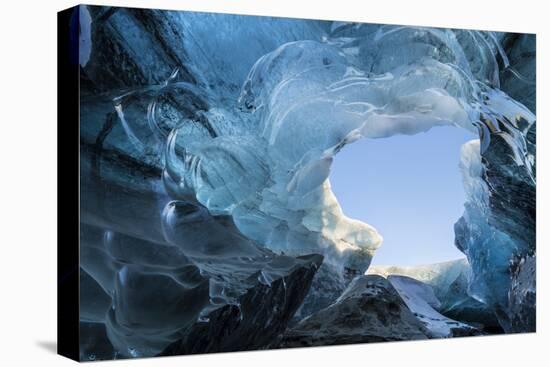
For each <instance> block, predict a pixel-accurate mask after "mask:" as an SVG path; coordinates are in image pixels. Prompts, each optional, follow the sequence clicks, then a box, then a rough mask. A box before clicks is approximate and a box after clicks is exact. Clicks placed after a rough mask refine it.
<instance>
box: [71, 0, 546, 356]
mask: <svg viewBox="0 0 550 367" xmlns="http://www.w3.org/2000/svg"><path fill="white" fill-rule="evenodd" d="M81 8H82V9H85V11H86V12H87V14H89V17H90V19H91V21H90V23H89V24H88V26H89V27H90V32H91V35H92V37H91V38H89V37H88V36H89V35H88V33H87V32H84V33H82V34H81V37H82V42H83V43H85V44H86V45H87V47H88V46H89V50H88V51H89V54H88V51H86V53H85V54H83V55H81V58H82V60H81V76H80V78H81V80H80V85H81V139H80V140H81V143H80V144H81V146H80V152H81V190H82V193H83V195H82V200H81V272H82V278H83V280H82V283H81V284H82V285H85V287H86V291H85V292H82V293H81V304H82V320H81V322H82V325H83V327H82V330H83V332H88V331H89V333H90V335H95V336H97V343H100V344H102V345H101V348H100V349H101V350H102V351H104V352H103V353H104V354H105V353H115V354H116V355H112V356H110V357H111V358H115V357H137V356H150V355H155V354H158V353H164V354H170V353H177V352H178V351H179V352H189V353H192V352H201V351H203V352H204V351H222V350H226V351H227V350H244V349H247V346H246V345H239V344H238V342H237V340H238V338H237V336H239V335H245V334H246V333H250V330H251V329H247V328H246V327H250V325H248V326H246V325H245V326H246V327H245V326H243V327H242V328H238V327H235V328H234V329H232V330H233V332H234V333H235V334H233V335H234V336H235V337H234V339H228V340H226V341H216V343H218V344H215V345H214V344H212V345H210V344H208V345H205V344H200V345H191V344H186V343H185V340H190V339H189V338H190V336H191V335H194V336H196V337H197V338H198V339H197V340H203V339H201V338H203V337H204V335H205V334H204V333H205V332H208V330H210V331H211V332H220V324H219V323H221V322H227V323H229V324H231V323H232V322H234V321H235V320H238V319H239V317H240V316H239V315H240V309H239V307H241V306H242V304H243V300H248V298H246V297H252V298H253V297H257V295H259V294H263V295H264V296H265V299H266V300H267V299H269V300H271V301H272V302H273V304H270V306H273V307H275V308H277V309H278V310H284V312H281V313H276V315H277V320H278V324H277V325H273V324H270V323H269V322H266V323H264V324H263V325H265V327H266V329H270V328H271V327H273V330H277V332H274V333H269V334H265V335H266V338H267V335H269V338H272V339H270V340H267V339H266V340H263V339H262V340H261V343H259V344H258V345H255V346H256V347H257V348H266V347H274V346H276V345H275V344H274V343H275V342H276V339H277V338H278V337H279V335H275V334H277V333H279V332H283V331H284V329H285V328H286V326H287V324H289V323H290V322H291V321H290V320H291V319H292V317H293V316H294V315H295V314H296V317H298V318H299V319H300V320H301V321H300V320H297V321H299V322H305V320H307V319H303V318H304V317H306V316H309V315H315V314H318V313H319V312H323V310H327V307H331V305H334V304H335V302H340V303H341V301H342V298H341V297H340V296H341V293H342V291H343V290H344V289H346V287H347V286H348V285H353V284H355V283H353V282H361V281H359V280H357V281H356V280H353V281H352V283H351V284H350V281H351V280H352V279H353V278H354V276H355V275H361V274H362V273H364V272H365V271H367V270H368V269H369V264H370V261H371V259H372V257H373V256H374V254H375V251H376V249H377V248H378V247H379V246H380V245H381V244H382V240H383V237H382V235H381V234H380V233H378V231H377V230H376V229H375V228H374V227H373V226H371V225H369V224H368V223H364V222H361V221H357V220H354V219H352V218H348V217H347V216H346V215H345V213H344V212H343V211H342V208H341V207H340V205H339V203H338V201H337V199H336V197H335V196H334V194H333V193H332V191H331V187H330V181H329V174H330V167H331V164H332V160H333V158H334V156H335V155H336V154H338V152H339V151H340V150H341V149H342V148H343V147H344V146H345V145H346V144H351V143H353V142H354V141H356V140H357V139H375V138H387V137H391V136H393V135H397V134H402V135H412V134H416V133H420V132H423V131H427V130H429V129H431V128H434V127H437V126H443V125H452V126H456V127H458V128H464V129H467V130H469V131H472V132H475V133H476V134H478V135H479V139H476V140H474V141H472V142H469V143H467V144H465V145H464V147H463V148H462V152H461V157H460V160H461V163H460V169H461V171H462V174H463V181H464V188H465V192H466V195H467V202H466V203H465V211H464V215H463V216H462V217H461V218H460V219H459V220H458V222H457V224H456V225H455V233H456V245H457V247H458V248H459V249H460V250H461V251H462V252H463V253H464V254H465V256H466V258H467V261H468V264H469V265H468V271H467V274H468V276H467V277H465V278H464V279H465V282H466V283H467V284H466V287H465V288H466V290H465V291H464V292H466V294H464V293H461V296H464V297H466V296H468V297H470V298H471V299H474V300H475V301H476V302H479V303H480V304H483V305H485V306H487V307H488V308H489V309H490V310H491V312H494V313H496V315H497V317H498V320H499V322H500V324H501V325H502V327H503V328H504V329H505V330H506V331H531V330H533V329H534V318H533V317H534V316H533V317H532V315H533V310H534V307H535V297H534V294H535V292H534V289H535V279H534V276H533V269H534V262H535V261H534V259H535V256H536V251H535V240H534V236H535V230H534V225H535V212H534V207H535V205H534V199H535V194H534V190H535V185H536V168H535V147H536V141H535V129H536V122H535V120H536V116H535V114H534V112H535V111H534V92H533V90H534V84H533V80H534V74H532V73H534V68H533V67H532V66H533V65H534V57H532V56H529V52H532V50H533V47H534V46H533V45H534V44H533V41H532V37H531V38H530V36H529V35H520V36H513V35H511V34H503V33H494V32H482V31H468V30H449V29H435V28H424V27H402V26H384V25H374V24H357V23H349V22H328V21H312V20H299V19H280V18H271V17H247V16H234V15H219V14H205V13H192V12H173V11H156V10H143V9H124V8H105V7H93V6H87V7H84V6H82V7H81ZM152 29H154V32H152V31H151V30H152ZM143 50H147V52H146V53H144V52H143ZM525 50H527V51H526V52H523V51H525ZM526 55H527V56H526ZM362 169H369V168H368V167H362ZM310 254H320V255H322V257H323V258H324V259H323V265H322V266H321V268H320V269H319V270H317V268H318V266H319V264H320V262H321V260H320V258H318V257H315V258H307V259H304V258H303V256H304V255H310ZM315 273H316V274H315ZM445 274H448V272H445ZM457 274H458V273H457ZM465 274H466V273H465ZM405 275H406V274H405ZM457 276H458V275H457ZM451 278H452V279H453V281H454V280H456V279H457V278H453V277H452V276H451V277H450V278H449V279H451ZM304 279H305V281H304ZM359 279H363V278H361V277H360V278H359ZM369 279H370V278H369ZM420 280H421V281H424V280H422V279H420ZM287 282H288V283H289V284H287ZM300 282H302V283H303V284H305V285H307V286H298V285H297V284H298V283H300ZM377 282H383V283H384V285H383V286H382V285H381V287H383V288H389V289H392V290H391V291H388V292H390V293H391V294H392V296H391V297H394V296H396V294H398V293H396V292H395V291H394V290H393V286H391V285H388V284H387V283H386V282H384V281H383V280H377ZM425 282H428V280H426V281H425ZM310 283H311V284H312V286H311V290H310V289H309V288H310V286H309V284H310ZM428 283H429V282H428ZM274 284H275V285H276V286H273V287H271V288H270V285H274ZM445 284H447V283H445ZM460 284H462V283H460ZM432 286H433V284H432ZM390 287H391V288H390ZM461 287H462V285H461ZM287 288H288V289H293V290H294V292H295V298H296V299H297V300H300V303H301V300H303V299H305V301H304V303H303V306H302V308H299V306H300V304H288V303H285V302H286V301H285V299H284V297H282V296H281V294H282V293H281V290H284V289H287ZM461 289H462V288H461ZM434 291H435V293H436V296H437V295H438V292H440V290H438V289H437V288H434ZM308 292H309V293H308ZM255 295H256V296H255ZM439 295H440V296H441V297H447V296H445V295H443V292H440V293H439ZM396 297H397V296H396ZM449 297H450V296H449ZM453 297H454V296H453ZM338 300H340V301H338ZM271 301H270V302H271ZM440 301H441V302H442V303H444V302H445V301H446V300H445V299H444V300H441V299H440ZM396 302H397V301H396ZM469 302H473V301H469ZM260 303H261V302H260ZM247 305H248V306H247V307H251V306H250V304H248V303H247ZM263 306H266V305H258V309H257V310H256V311H257V314H258V315H259V316H258V317H265V318H269V313H268V311H267V310H268V308H266V307H263ZM438 311H440V310H438ZM403 312H405V311H403ZM436 312H437V311H436ZM213 316H215V317H213ZM210 317H212V318H210ZM369 317H370V316H369ZM407 317H408V316H407ZM228 320H229V321H228ZM264 321H265V320H264ZM295 321H296V320H295ZM409 321H410V322H411V325H414V328H415V330H413V331H411V333H412V334H410V335H413V334H414V335H417V336H418V337H424V336H426V334H429V333H426V332H425V329H424V328H423V326H422V325H421V324H418V323H417V322H416V321H414V320H412V319H411V320H409ZM245 324H246V323H245ZM411 330H412V329H411ZM422 330H424V331H422ZM409 331H410V330H409ZM418 333H419V334H418ZM250 335H254V334H250ZM407 335H409V334H407ZM387 338H388V339H391V336H387ZM86 340H88V339H86ZM93 340H96V339H93V338H92V339H91V341H89V343H88V344H89V345H90V346H92V345H95V344H94V343H96V342H94V341H93ZM243 340H244V339H243ZM323 340H325V339H323ZM324 342H327V343H328V341H326V340H325V341H324ZM97 343H96V344H97ZM109 343H110V344H109ZM88 344H87V345H88ZM106 344H109V345H106ZM260 344H261V345H260ZM250 347H251V346H248V348H250ZM167 348H168V349H167ZM85 350H86V351H88V350H90V348H85ZM90 353H91V352H84V354H83V358H86V359H90V358H91V354H90ZM96 357H98V356H97V355H95V356H94V358H96Z"/></svg>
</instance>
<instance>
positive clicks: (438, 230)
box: [330, 127, 475, 265]
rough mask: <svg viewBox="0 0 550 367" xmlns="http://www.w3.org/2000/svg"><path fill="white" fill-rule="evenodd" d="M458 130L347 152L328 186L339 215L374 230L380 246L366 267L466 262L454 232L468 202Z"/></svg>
mask: <svg viewBox="0 0 550 367" xmlns="http://www.w3.org/2000/svg"><path fill="white" fill-rule="evenodd" d="M473 138H475V135H473V134H471V133H470V132H468V131H466V130H464V129H457V128H453V127H440V128H435V129H432V130H430V131H428V132H426V133H420V134H417V135H413V136H404V135H396V136H393V137H391V138H386V139H364V140H360V141H358V142H356V143H354V144H350V145H347V146H346V147H345V148H344V149H342V150H341V151H340V153H338V155H337V156H336V157H335V159H334V163H333V165H332V167H331V173H330V183H331V186H332V191H333V192H334V194H335V196H336V198H337V199H338V201H339V203H340V205H341V206H342V209H343V210H344V213H345V214H346V215H348V216H350V217H352V218H355V219H359V220H361V221H364V222H367V223H370V224H372V225H373V226H374V227H375V228H377V229H378V231H380V233H382V235H383V236H384V243H383V246H381V247H380V248H379V249H378V250H377V251H376V254H375V255H374V258H373V261H372V264H393V265H418V264H428V263H436V262H441V261H448V260H454V259H457V258H461V257H463V256H464V254H462V253H461V252H460V251H459V250H458V249H457V248H456V247H455V246H454V237H455V235H454V230H453V225H454V223H455V222H456V221H457V219H458V218H459V217H460V216H461V215H462V212H463V210H464V201H465V200H466V197H465V194H464V188H463V186H462V176H461V174H460V170H459V169H458V163H459V156H460V150H461V146H462V144H464V143H465V142H467V141H469V140H471V139H473Z"/></svg>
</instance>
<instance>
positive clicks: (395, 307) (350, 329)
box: [279, 275, 429, 348]
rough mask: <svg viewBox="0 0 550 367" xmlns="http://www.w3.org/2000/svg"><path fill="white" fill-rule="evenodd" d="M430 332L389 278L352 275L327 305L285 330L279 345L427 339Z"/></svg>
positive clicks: (302, 345) (294, 345) (303, 345)
mask: <svg viewBox="0 0 550 367" xmlns="http://www.w3.org/2000/svg"><path fill="white" fill-rule="evenodd" d="M428 337H429V332H428V330H427V329H426V328H425V327H424V325H423V324H422V323H421V322H420V321H419V320H418V319H417V318H416V317H415V315H414V314H413V313H412V312H411V311H410V310H409V308H408V307H407V305H406V304H405V302H403V300H402V299H401V297H400V296H399V294H398V293H397V291H396V290H395V289H394V287H393V286H392V285H391V284H390V282H389V281H387V280H386V279H384V278H383V277H381V276H378V275H364V276H359V277H357V278H355V279H354V280H353V281H352V282H351V283H350V285H349V286H348V288H347V289H346V290H345V292H344V293H343V294H342V296H341V297H340V298H339V299H338V300H337V301H336V302H335V303H333V304H332V305H330V306H329V307H327V308H325V309H323V310H321V311H319V312H317V313H315V314H313V315H311V316H310V317H307V318H305V319H304V320H302V321H301V322H299V323H298V324H297V325H296V326H295V327H293V328H292V329H290V330H288V331H287V332H286V333H285V334H284V337H283V339H282V341H281V343H280V345H279V346H280V347H281V348H286V347H305V346H319V345H336V344H351V343H367V342H381V341H395V340H418V339H428Z"/></svg>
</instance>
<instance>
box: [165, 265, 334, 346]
mask: <svg viewBox="0 0 550 367" xmlns="http://www.w3.org/2000/svg"><path fill="white" fill-rule="evenodd" d="M297 260H298V261H300V264H299V265H296V267H295V269H294V270H293V271H291V272H290V273H289V274H288V275H287V276H284V277H282V278H279V279H277V280H275V281H273V282H272V283H271V284H269V285H267V284H258V285H257V286H255V287H253V288H251V289H250V290H249V291H248V292H246V293H245V294H244V295H243V296H242V297H240V298H239V305H225V306H223V307H221V308H219V309H217V310H215V311H213V312H211V313H210V314H209V315H208V316H207V317H206V320H207V321H206V322H201V321H199V322H197V323H195V324H194V325H193V326H192V327H191V328H190V329H189V330H188V332H187V333H186V335H185V336H184V337H183V338H182V339H181V340H178V341H177V342H174V343H173V344H171V345H170V346H168V347H167V348H166V349H165V350H164V351H163V352H162V353H161V354H160V355H179V354H197V353H215V352H231V351H243V350H255V349H265V348H269V347H271V346H272V345H273V343H274V342H275V341H277V338H278V337H279V335H280V334H281V333H282V332H283V331H284V330H285V328H286V326H287V325H288V323H289V321H290V320H291V318H292V316H293V315H294V313H295V312H296V310H297V309H298V307H300V304H301V303H302V301H303V299H304V297H305V296H306V294H307V292H308V290H309V287H310V285H311V281H312V279H313V276H314V275H315V273H316V271H317V269H318V268H319V266H320V265H321V263H322V260H323V258H322V256H320V255H308V256H302V257H298V258H297Z"/></svg>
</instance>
